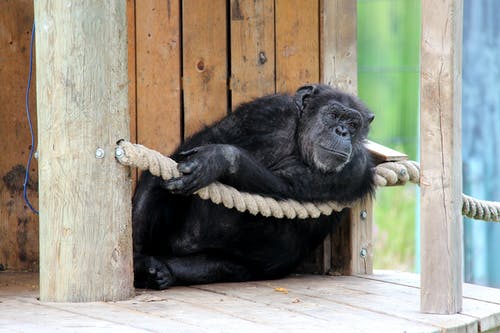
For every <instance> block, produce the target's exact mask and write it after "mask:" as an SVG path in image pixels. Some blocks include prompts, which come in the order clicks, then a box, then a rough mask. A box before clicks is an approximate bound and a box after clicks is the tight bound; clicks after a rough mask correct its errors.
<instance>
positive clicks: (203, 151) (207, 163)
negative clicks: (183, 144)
mask: <svg viewBox="0 0 500 333" xmlns="http://www.w3.org/2000/svg"><path fill="white" fill-rule="evenodd" d="M179 155H180V156H181V157H182V158H183V160H182V161H181V162H179V164H178V165H177V169H178V170H179V172H180V173H181V176H180V177H178V178H172V179H170V180H168V181H166V182H165V188H167V189H168V190H170V191H171V192H172V193H176V194H185V195H188V194H192V193H194V192H196V191H197V190H199V189H200V188H202V187H205V186H207V185H208V184H210V183H213V182H214V181H216V180H217V179H219V178H220V177H221V176H223V175H226V174H229V173H235V172H236V168H237V162H238V156H239V150H238V148H236V147H234V146H231V145H223V144H211V145H206V146H199V147H196V148H193V149H190V150H187V151H184V152H181V153H180V154H179Z"/></svg>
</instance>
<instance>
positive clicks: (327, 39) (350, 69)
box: [321, 0, 358, 94]
mask: <svg viewBox="0 0 500 333" xmlns="http://www.w3.org/2000/svg"><path fill="white" fill-rule="evenodd" d="M356 18H357V13H356V1H351V0H321V82H323V83H326V84H329V85H331V86H333V87H336V88H339V89H341V90H343V91H346V92H348V93H351V94H356V93H357V91H358V62H357V60H358V59H357V23H356V22H357V21H356Z"/></svg>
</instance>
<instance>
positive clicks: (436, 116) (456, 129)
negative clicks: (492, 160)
mask: <svg viewBox="0 0 500 333" xmlns="http://www.w3.org/2000/svg"><path fill="white" fill-rule="evenodd" d="M461 43H462V0H443V1H432V0H423V1H422V41H421V52H422V58H421V76H420V84H421V87H420V88H421V89H420V90H421V95H420V105H421V113H420V119H421V120H420V136H421V143H420V147H421V148H420V154H421V157H420V165H421V181H420V183H421V184H420V185H421V263H422V264H421V265H422V267H421V306H420V307H421V311H422V312H428V313H440V314H451V313H457V312H460V310H461V308H462V280H463V278H462V256H463V254H462V251H463V244H462V217H461V204H462V201H461V193H462V158H461V63H462V62H461Z"/></svg>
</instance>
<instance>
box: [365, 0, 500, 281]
mask: <svg viewBox="0 0 500 333" xmlns="http://www.w3.org/2000/svg"><path fill="white" fill-rule="evenodd" d="M420 5H421V3H420V0H358V93H359V95H360V97H361V98H362V99H363V100H364V101H365V102H366V103H367V104H368V105H369V107H370V108H371V109H372V110H373V111H374V112H375V114H376V120H375V121H374V123H373V127H372V131H371V135H370V139H372V140H374V141H377V142H379V143H381V144H383V145H386V146H389V147H391V148H394V149H396V150H399V151H401V152H404V153H406V154H407V155H408V156H409V158H410V159H413V160H418V150H419V147H418V126H419V119H418V112H419V47H420ZM463 22H464V33H463V66H462V68H463V83H462V90H463V98H462V106H463V111H462V154H463V176H464V179H463V188H464V192H465V193H467V194H469V195H472V196H474V197H477V198H479V199H485V200H493V201H500V1H498V0H464V21H463ZM417 191H418V188H417V187H416V186H414V185H406V186H404V187H394V188H381V189H379V190H378V191H377V197H376V200H377V204H376V205H375V209H376V210H375V228H376V229H375V230H374V236H375V239H374V245H375V268H376V269H385V268H387V269H389V268H390V269H400V270H405V271H417V267H419V242H420V240H419V237H418V235H419V226H418V224H417V223H416V221H418V202H417V201H418V200H417V198H418V192H417ZM464 241H465V244H464V250H465V253H464V271H465V272H464V273H465V281H466V282H471V283H477V284H482V285H489V286H492V287H500V259H499V258H496V256H498V255H500V223H496V224H495V223H487V222H482V221H471V220H469V219H464Z"/></svg>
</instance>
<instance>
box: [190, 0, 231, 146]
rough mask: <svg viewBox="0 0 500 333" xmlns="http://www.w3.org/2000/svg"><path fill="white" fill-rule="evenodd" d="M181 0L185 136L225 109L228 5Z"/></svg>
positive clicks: (222, 113)
mask: <svg viewBox="0 0 500 333" xmlns="http://www.w3.org/2000/svg"><path fill="white" fill-rule="evenodd" d="M182 3H183V5H182V36H183V39H182V45H183V47H182V55H183V87H184V137H188V136H190V135H192V134H194V133H195V132H197V131H198V130H200V129H201V128H202V127H203V126H207V125H210V124H212V123H213V122H214V121H216V120H219V119H220V118H222V117H224V116H225V115H226V114H227V112H228V106H229V105H228V98H227V96H228V59H227V25H226V24H227V20H226V18H227V7H226V1H225V0H213V1H195V0H184V1H183V2H182Z"/></svg>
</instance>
